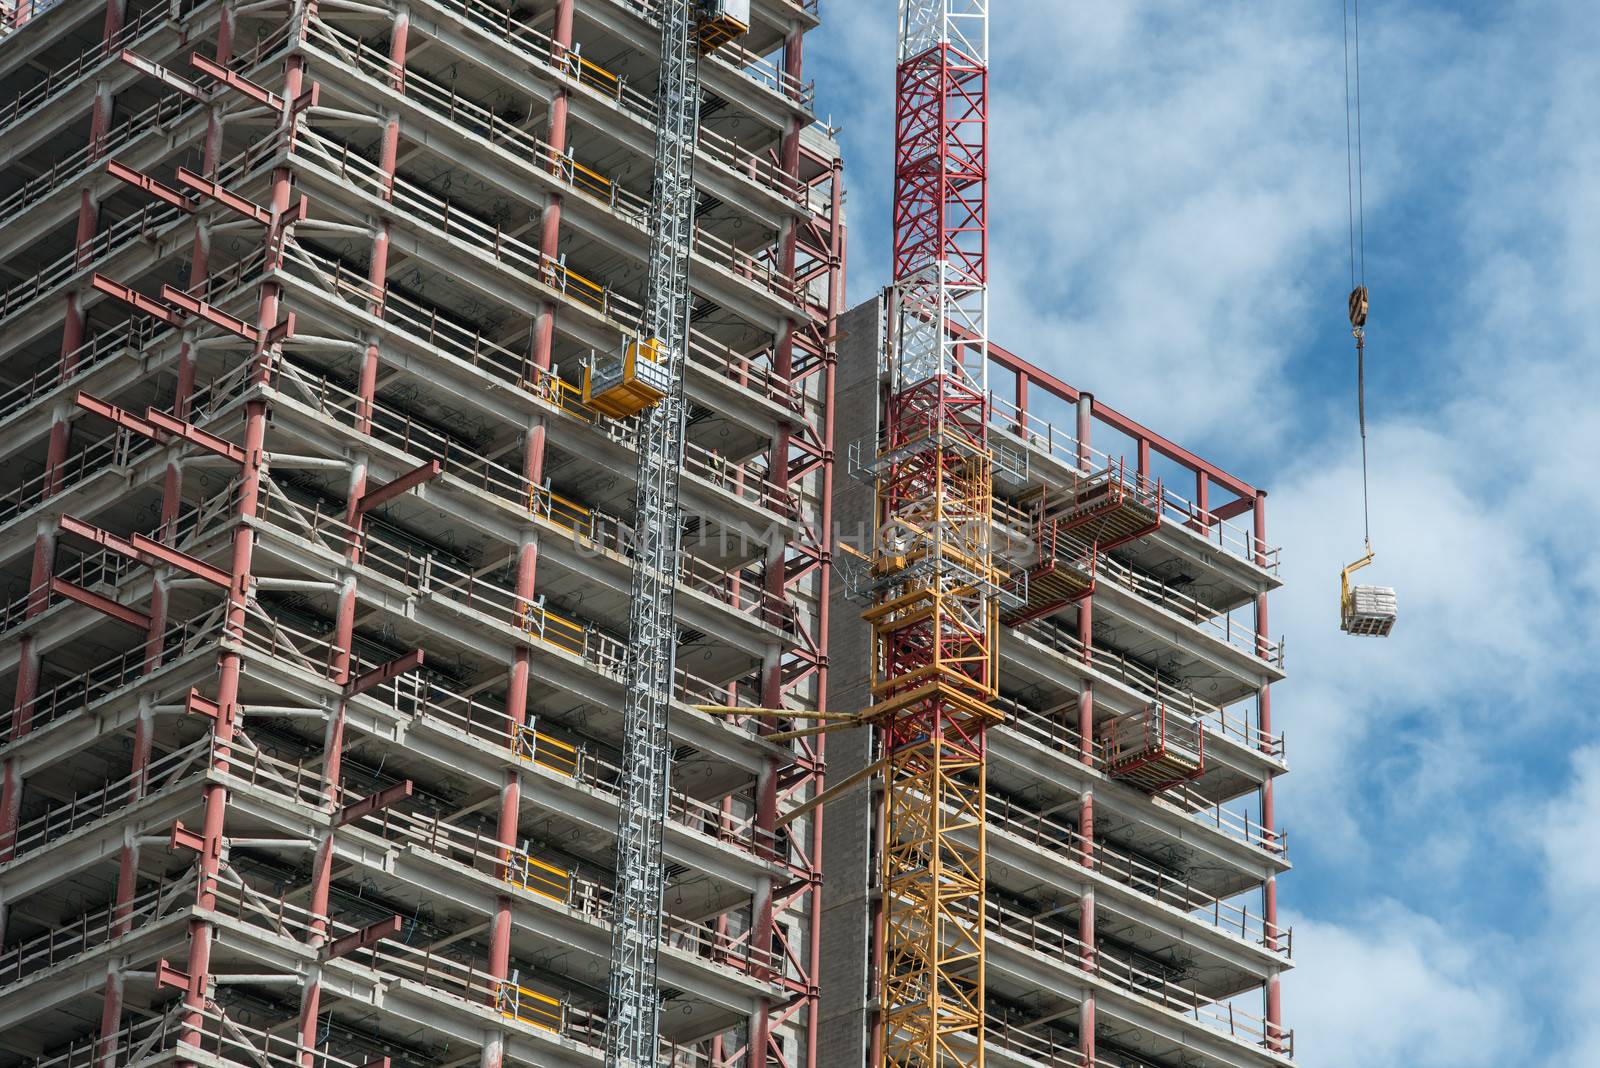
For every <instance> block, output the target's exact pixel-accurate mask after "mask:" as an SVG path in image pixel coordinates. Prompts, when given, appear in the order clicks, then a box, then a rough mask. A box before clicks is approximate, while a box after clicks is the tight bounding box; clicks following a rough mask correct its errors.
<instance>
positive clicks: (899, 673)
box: [866, 0, 1000, 1068]
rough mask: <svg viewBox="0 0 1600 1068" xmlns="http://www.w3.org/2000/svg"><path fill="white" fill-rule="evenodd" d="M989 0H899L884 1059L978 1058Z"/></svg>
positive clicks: (909, 1063)
mask: <svg viewBox="0 0 1600 1068" xmlns="http://www.w3.org/2000/svg"><path fill="white" fill-rule="evenodd" d="M987 92H988V3H987V0H901V2H900V47H899V68H898V71H897V75H896V95H897V103H896V116H895V119H896V138H895V197H894V230H895V235H894V236H895V248H894V287H893V299H892V305H891V308H892V310H891V313H890V314H891V323H890V330H889V344H888V351H887V353H886V358H887V368H886V370H887V373H888V378H889V383H890V385H889V390H890V396H889V399H888V403H887V407H886V409H885V415H884V425H883V428H882V436H881V438H880V441H879V455H878V461H877V464H876V465H875V467H876V473H877V501H878V503H877V508H878V523H879V527H878V539H877V546H876V556H875V558H874V562H873V566H874V570H875V572H876V574H877V576H878V584H877V589H878V594H877V598H876V603H875V605H874V606H873V607H872V608H871V609H870V610H869V611H868V612H867V613H866V618H867V619H868V621H869V622H870V623H871V624H872V630H873V640H874V672H873V700H874V704H873V707H872V709H871V711H870V715H871V717H872V718H873V720H874V721H875V722H876V723H877V724H878V725H879V728H880V730H881V732H882V740H883V747H884V753H885V757H886V759H887V761H888V763H887V768H886V781H887V789H886V797H885V806H886V808H885V813H886V814H885V820H886V835H887V842H886V848H885V850H884V880H883V885H884V889H885V905H884V908H885V914H886V937H885V944H884V958H883V961H882V963H881V967H880V977H881V978H880V983H881V990H880V996H881V1003H882V1026H883V1030H884V1035H883V1050H884V1063H885V1064H886V1065H890V1066H895V1068H940V1066H944V1065H952V1064H960V1065H970V1064H976V1065H982V1064H983V1031H984V1010H983V990H984V964H983V952H984V948H983V929H984V881H985V872H984V849H985V835H984V826H985V811H984V810H985V801H984V796H985V776H984V761H985V732H986V729H987V728H988V726H989V725H990V724H991V723H993V722H995V721H997V720H998V719H999V718H1000V717H999V713H997V712H996V711H995V710H994V709H993V707H992V701H993V698H994V697H995V694H996V689H995V686H996V682H995V663H996V640H997V635H998V631H999V620H998V601H997V597H996V593H997V587H998V581H999V576H998V574H997V573H996V572H995V570H994V567H993V562H992V550H991V545H990V538H991V511H992V485H993V476H992V459H991V454H990V449H989V440H988V430H987V426H988V421H989V420H988V415H989V400H988V374H987V367H988V324H987V300H988V297H987V281H988V267H987V252H988V248H987V165H988V137H987V123H988V100H987Z"/></svg>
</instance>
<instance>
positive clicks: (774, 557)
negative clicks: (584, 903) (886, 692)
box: [747, 22, 815, 1068]
mask: <svg viewBox="0 0 1600 1068" xmlns="http://www.w3.org/2000/svg"><path fill="white" fill-rule="evenodd" d="M804 57H805V31H804V30H803V29H802V28H801V27H800V26H799V25H798V24H797V23H793V22H791V23H790V25H789V32H788V35H787V36H786V37H785V38H784V42H783V71H784V74H785V75H786V76H787V77H788V78H789V79H792V81H793V83H795V84H798V83H799V82H800V81H801V75H802V72H803V71H804ZM800 129H801V127H800V120H798V119H791V120H790V123H789V128H788V130H786V131H785V132H784V136H783V141H782V144H781V145H780V148H779V164H780V166H781V167H782V168H783V172H784V173H785V174H787V175H789V176H790V177H793V178H796V179H798V177H799V174H800ZM799 240H800V237H799V231H798V227H797V224H796V221H795V220H794V219H793V218H790V219H788V220H786V221H785V223H784V226H783V232H782V234H781V236H780V237H779V252H778V270H779V272H780V273H781V274H782V275H783V276H784V277H786V278H793V277H794V273H795V264H796V262H797V261H798V250H799ZM794 330H795V324H794V322H793V321H792V320H785V322H784V323H783V324H782V325H781V326H780V327H779V329H778V335H777V338H776V340H775V343H774V345H773V353H772V369H773V373H774V374H776V375H777V376H778V377H779V378H780V379H782V380H784V381H788V380H789V379H790V377H791V376H792V375H793V373H794ZM793 433H794V431H793V428H792V427H790V426H789V425H788V424H786V423H785V424H782V425H780V426H779V427H778V433H777V436H776V437H775V438H774V439H773V443H772V449H771V451H770V452H769V453H768V462H767V477H768V478H769V480H771V481H772V482H773V483H774V484H775V486H776V487H777V492H778V495H779V497H780V499H781V498H782V497H783V496H784V495H786V493H787V491H788V488H789V452H790V447H791V442H792V439H793ZM787 556H788V554H787V552H786V551H785V550H784V548H783V547H782V546H774V547H773V548H772V549H771V550H770V551H769V552H768V554H767V561H766V594H767V596H768V597H770V598H773V599H776V600H779V601H782V600H783V599H784V597H785V596H786V594H787V588H786V586H785V582H784V578H785V576H784V565H785V562H786V559H787ZM760 704H761V706H762V707H764V708H778V707H781V706H782V704H783V658H782V656H781V655H780V656H777V657H774V658H773V662H772V664H771V665H770V666H769V667H768V668H767V670H766V673H765V678H764V679H763V680H762V686H761V700H760ZM777 791H778V768H777V764H776V762H775V761H769V762H768V763H767V765H766V766H765V767H764V768H763V769H762V772H761V775H760V776H759V777H758V778H757V780H756V823H755V833H756V848H757V849H758V850H765V849H766V848H767V847H766V845H765V844H764V843H765V842H771V841H773V837H772V836H774V835H775V833H776V830H777V821H778V792H777ZM773 859H776V860H782V861H787V860H788V858H787V857H777V856H776V855H774V856H773ZM754 910H755V917H754V918H755V923H754V929H753V930H752V931H751V938H752V943H751V944H752V945H753V946H755V947H758V948H760V949H763V950H764V949H766V948H768V947H770V946H771V944H772V935H773V928H774V924H775V923H776V922H777V921H776V915H775V910H774V908H773V901H772V895H771V887H770V886H767V887H766V888H765V889H764V890H763V891H762V892H760V893H758V894H757V895H756V900H755V903H754ZM758 975H759V972H758ZM813 1015H815V1014H814V1013H813ZM771 1037H772V1005H771V1003H770V1002H769V1001H768V1000H767V999H765V998H763V999H762V1000H761V1001H760V1002H759V1003H758V1007H757V1009H756V1013H755V1015H754V1016H753V1017H752V1018H751V1021H750V1043H749V1047H750V1053H749V1056H748V1058H747V1060H748V1062H749V1064H750V1065H751V1068H766V1066H767V1065H768V1064H769V1063H772V1061H773V1058H772V1057H771V1055H770V1054H769V1052H768V1049H767V1046H768V1044H769V1042H770V1041H771Z"/></svg>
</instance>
